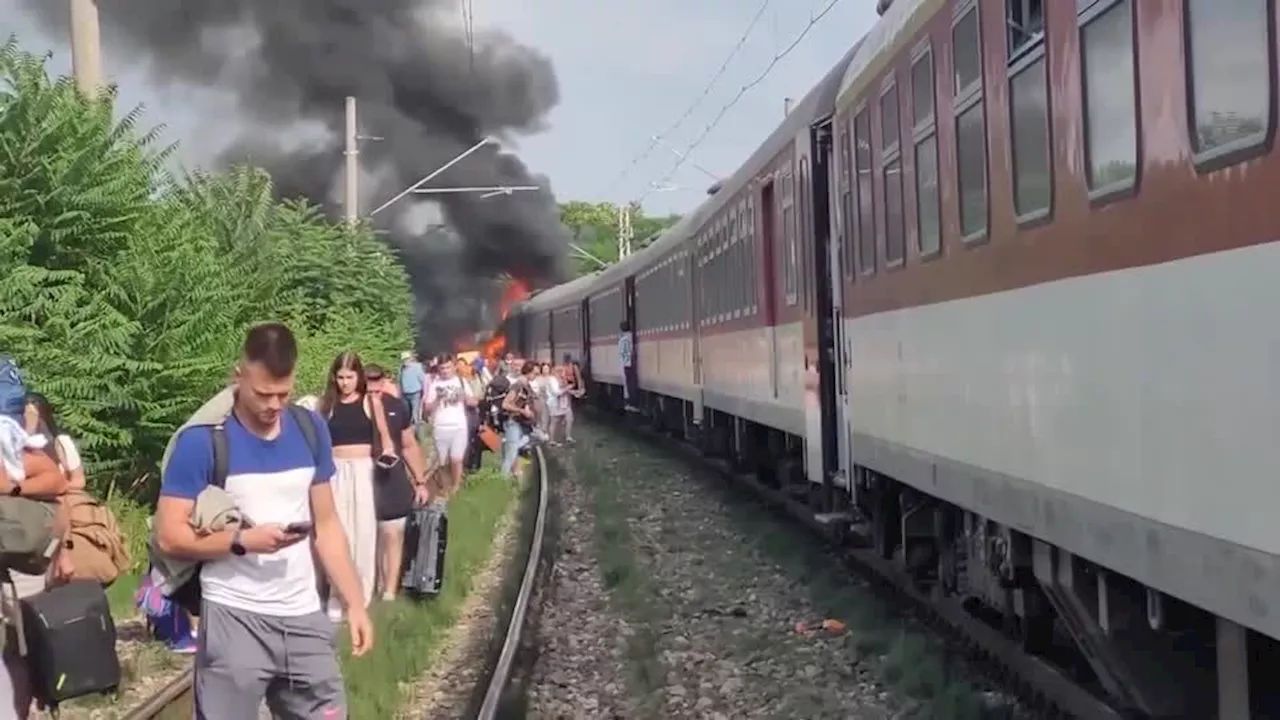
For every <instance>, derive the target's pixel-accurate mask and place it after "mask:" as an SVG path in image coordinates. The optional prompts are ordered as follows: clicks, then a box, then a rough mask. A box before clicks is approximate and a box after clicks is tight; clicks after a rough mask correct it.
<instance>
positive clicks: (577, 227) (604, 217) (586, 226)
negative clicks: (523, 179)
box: [560, 200, 680, 275]
mask: <svg viewBox="0 0 1280 720" xmlns="http://www.w3.org/2000/svg"><path fill="white" fill-rule="evenodd" d="M628 209H629V211H630V212H631V229H632V232H633V239H632V241H631V247H632V249H633V250H639V249H640V248H642V247H644V246H645V245H647V244H649V243H650V242H651V241H652V240H653V239H654V238H655V237H657V236H658V235H659V234H660V233H661V232H662V231H663V230H665V229H667V228H669V227H671V226H672V225H674V224H675V222H676V221H677V220H679V219H680V216H679V215H666V216H662V217H649V216H647V215H645V214H644V210H643V208H641V207H640V205H639V204H638V203H632V204H631V205H629V206H628ZM618 216H619V211H618V206H617V205H615V204H613V203H607V202H599V203H591V202H584V201H581V200H571V201H569V202H564V203H561V204H560V221H561V222H563V223H564V224H565V226H566V227H568V228H569V230H570V231H571V232H572V233H573V237H574V241H573V242H574V244H575V245H577V246H578V247H579V248H581V249H582V250H583V251H585V252H587V253H590V254H591V255H592V256H593V257H596V258H599V259H600V260H601V261H603V262H605V263H610V264H611V263H614V262H617V260H618V220H619V217H618ZM573 262H574V270H575V275H585V274H587V273H591V272H594V271H596V270H599V269H600V264H599V263H597V262H595V261H594V260H591V259H589V258H585V257H581V256H580V254H577V253H575V257H574V260H573Z"/></svg>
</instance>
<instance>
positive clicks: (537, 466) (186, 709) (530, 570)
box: [122, 448, 549, 720]
mask: <svg viewBox="0 0 1280 720" xmlns="http://www.w3.org/2000/svg"><path fill="white" fill-rule="evenodd" d="M533 455H534V459H535V462H534V463H533V469H534V472H533V476H534V479H535V481H536V482H537V487H536V492H537V498H536V506H535V507H536V512H535V514H534V517H533V519H532V522H533V531H532V532H531V533H528V534H527V537H528V538H529V547H528V548H527V554H526V555H525V557H526V560H525V564H524V568H523V570H522V572H521V578H520V583H519V585H518V589H517V591H516V594H515V597H514V599H513V600H512V601H511V602H510V607H511V610H510V613H509V617H508V618H507V620H506V623H505V632H504V634H503V636H502V640H501V645H500V649H499V651H498V653H497V655H496V658H495V659H494V661H493V662H492V666H491V667H487V668H485V671H484V672H483V673H482V674H481V677H483V678H485V681H484V687H485V691H484V695H483V696H481V697H482V699H481V700H480V703H479V707H478V709H476V712H475V717H477V718H479V719H480V720H493V719H494V718H495V717H497V716H498V714H499V710H500V706H501V704H502V702H503V700H504V696H505V695H506V690H507V687H508V686H509V684H510V682H511V674H512V668H513V665H514V663H515V659H516V654H517V651H518V649H519V648H520V641H521V637H522V634H523V632H524V627H525V620H526V618H527V616H528V611H529V599H530V597H531V596H532V595H533V591H534V586H535V584H536V580H537V577H538V568H539V566H540V565H541V563H542V548H543V536H544V534H545V532H546V524H547V503H548V494H549V487H548V482H549V481H548V477H547V461H546V457H545V456H544V455H543V452H542V450H541V449H540V448H539V449H535V450H534V454H533ZM194 677H195V671H194V669H192V668H188V669H187V670H184V671H183V672H182V674H181V675H179V676H178V677H176V678H174V679H173V680H171V681H170V682H169V683H168V684H166V685H165V686H164V687H162V688H160V689H159V690H158V691H157V692H156V693H155V694H153V695H152V696H150V697H148V698H147V699H146V700H144V701H142V702H141V703H139V704H138V705H136V706H135V707H133V708H131V709H129V710H128V711H127V712H125V713H124V715H123V716H122V717H124V718H125V719H126V720H179V719H181V720H190V718H191V716H192V709H193V708H192V703H193V702H194V699H195V698H194V695H193V691H192V680H193V679H194Z"/></svg>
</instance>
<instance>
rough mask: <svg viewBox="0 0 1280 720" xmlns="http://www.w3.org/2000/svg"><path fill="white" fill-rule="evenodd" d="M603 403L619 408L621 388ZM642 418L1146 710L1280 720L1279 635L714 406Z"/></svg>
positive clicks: (599, 395) (673, 402)
mask: <svg viewBox="0 0 1280 720" xmlns="http://www.w3.org/2000/svg"><path fill="white" fill-rule="evenodd" d="M594 396H595V400H596V402H597V404H599V405H601V406H602V407H603V408H605V409H610V410H616V411H619V412H621V411H622V407H623V401H622V392H621V388H619V387H617V386H613V385H606V386H602V387H600V388H598V392H596V393H595V394H594ZM633 404H634V405H636V407H638V408H639V411H640V412H639V413H638V414H639V416H640V417H641V418H642V419H643V420H644V421H645V422H647V423H648V424H650V425H651V426H652V427H653V428H654V429H656V430H659V431H661V432H663V433H666V434H668V435H670V436H672V437H675V438H679V439H684V440H687V441H689V442H692V443H694V444H695V445H697V446H698V447H700V448H701V449H702V451H703V453H704V454H706V455H707V456H709V457H713V458H719V459H722V460H724V461H725V462H726V463H727V464H728V465H729V466H730V467H731V468H733V469H734V470H735V471H736V472H738V473H740V474H742V475H744V476H747V477H750V478H753V479H754V480H755V481H756V482H758V483H759V484H761V485H763V486H765V487H768V488H771V489H773V490H775V491H778V492H779V493H781V494H782V495H784V496H786V497H787V498H789V499H790V500H791V501H792V502H793V503H795V504H797V505H799V506H800V507H803V508H806V509H807V511H808V512H810V513H811V514H812V519H813V520H814V522H815V523H817V524H820V525H823V526H826V527H828V528H829V529H830V532H831V534H832V535H834V536H835V537H836V538H837V539H838V540H839V541H840V542H843V543H849V544H852V545H855V546H860V547H865V548H873V549H874V550H875V553H876V554H877V555H878V556H880V557H881V558H883V559H885V560H887V561H891V562H892V563H894V564H895V565H896V566H897V567H898V568H899V569H900V570H901V571H902V572H904V573H907V574H909V575H910V577H911V579H912V581H913V582H914V584H915V585H916V588H917V589H918V590H920V591H921V592H924V593H927V594H928V595H929V596H930V597H931V598H933V599H934V600H935V601H937V602H959V603H961V604H962V605H963V607H964V609H965V610H966V611H967V612H968V613H969V614H970V615H971V616H973V617H975V618H978V619H980V620H982V621H984V622H985V623H986V624H988V625H990V626H991V627H993V628H996V629H998V630H999V631H1000V632H1002V633H1003V634H1005V635H1007V636H1008V637H1009V638H1011V639H1014V640H1016V641H1017V642H1018V643H1019V644H1020V646H1021V647H1022V649H1023V650H1024V651H1026V652H1027V653H1029V654H1032V655H1036V656H1039V657H1040V658H1042V659H1044V660H1046V661H1048V662H1050V663H1051V664H1053V665H1055V666H1057V667H1059V668H1060V669H1063V670H1065V671H1067V672H1068V673H1069V674H1070V675H1071V676H1072V677H1073V678H1074V679H1075V680H1076V681H1077V682H1078V683H1080V684H1083V685H1086V686H1091V687H1094V688H1095V689H1096V690H1097V692H1098V693H1099V694H1100V695H1103V696H1106V697H1107V698H1109V699H1110V701H1111V702H1113V703H1114V704H1116V705H1117V706H1119V707H1123V708H1126V709H1128V710H1130V711H1131V712H1132V714H1133V715H1134V716H1135V717H1149V718H1196V719H1197V720H1204V719H1208V718H1215V717H1216V718H1220V719H1221V720H1244V719H1249V718H1255V719H1256V718H1272V717H1275V718H1280V691H1277V690H1276V689H1273V687H1272V686H1274V683H1268V678H1267V676H1266V675H1267V673H1266V668H1267V666H1268V664H1269V662H1270V661H1273V660H1277V659H1280V643H1278V642H1277V641H1276V640H1274V639H1272V638H1269V637H1267V636H1264V635H1261V634H1259V633H1257V632H1254V631H1252V630H1249V629H1247V628H1244V627H1242V626H1240V625H1238V624H1236V623H1234V622H1231V621H1229V620H1226V619H1224V618H1220V617H1216V616H1214V615H1213V614H1212V613H1210V612H1207V611H1205V610H1203V609H1201V608H1198V607H1195V606H1192V605H1189V604H1187V603H1185V602H1182V601H1180V600H1178V599H1176V598H1174V597H1171V596H1168V595H1166V594H1164V593H1161V592H1159V591H1158V590H1155V589H1153V588H1149V587H1145V586H1143V585H1142V584H1140V583H1138V582H1136V581H1134V580H1133V579H1131V578H1129V577H1126V576H1123V575H1120V574H1118V573H1115V572H1112V571H1110V570H1108V569H1106V568H1104V567H1102V566H1100V565H1098V564H1096V563H1093V562H1090V561H1089V560H1087V559H1085V558H1082V557H1079V556H1076V555H1074V554H1072V553H1071V552H1068V551H1066V550H1064V549H1062V548H1059V547H1055V546H1053V545H1050V544H1048V543H1045V542H1043V541H1041V540H1038V539H1036V538H1035V537H1033V536H1032V535H1030V534H1027V533H1025V532H1022V531H1019V530H1018V529H1016V528H1012V527H1009V526H1006V525H1002V524H1000V523H997V522H994V521H992V520H990V519H988V518H984V517H981V516H979V515H977V514H975V513H972V512H969V511H967V510H965V509H964V508H961V507H959V506H956V505H953V504H950V503H947V502H944V501H942V500H940V499H938V498H936V497H933V496H930V495H928V494H926V493H923V492H920V491H919V490H917V489H915V488H912V487H910V486H908V485H906V484H904V483H901V482H899V481H897V480H895V479H894V478H892V477H889V476H887V475H884V474H882V473H878V472H876V471H874V470H872V469H869V468H865V467H858V466H855V468H854V470H853V472H852V478H851V479H852V482H839V483H838V484H837V482H836V481H835V479H834V478H833V479H829V480H828V482H826V483H813V482H810V481H809V480H808V479H807V478H806V474H805V468H804V460H803V457H804V441H803V439H802V438H799V437H796V436H793V435H789V434H787V433H784V432H781V431H779V430H776V429H774V428H769V427H764V426H761V425H759V424H757V423H754V422H751V421H747V420H743V419H741V418H737V417H734V416H731V415H729V414H726V413H722V412H719V411H716V410H712V409H710V408H704V409H703V412H702V416H701V417H694V407H693V405H692V403H689V402H687V401H684V400H679V399H674V398H670V397H664V396H660V395H656V394H652V393H645V392H641V393H640V394H639V397H638V398H637V399H636V402H634V403H633Z"/></svg>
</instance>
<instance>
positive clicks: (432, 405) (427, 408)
mask: <svg viewBox="0 0 1280 720" xmlns="http://www.w3.org/2000/svg"><path fill="white" fill-rule="evenodd" d="M438 402H440V393H438V392H436V384H435V383H434V382H433V383H431V384H430V385H429V386H428V387H427V391H426V392H424V393H423V394H422V414H423V415H430V414H431V413H433V412H435V411H436V404H437V403H438Z"/></svg>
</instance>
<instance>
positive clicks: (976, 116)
mask: <svg viewBox="0 0 1280 720" xmlns="http://www.w3.org/2000/svg"><path fill="white" fill-rule="evenodd" d="M956 166H957V171H958V173H959V176H960V183H959V184H960V234H961V235H963V236H964V237H966V238H969V237H972V236H974V235H978V234H980V233H982V232H983V231H985V230H986V229H987V138H986V122H985V118H984V117H983V112H982V103H976V104H974V105H973V106H972V107H970V108H969V109H968V110H965V111H964V112H962V113H960V116H959V117H957V118H956Z"/></svg>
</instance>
